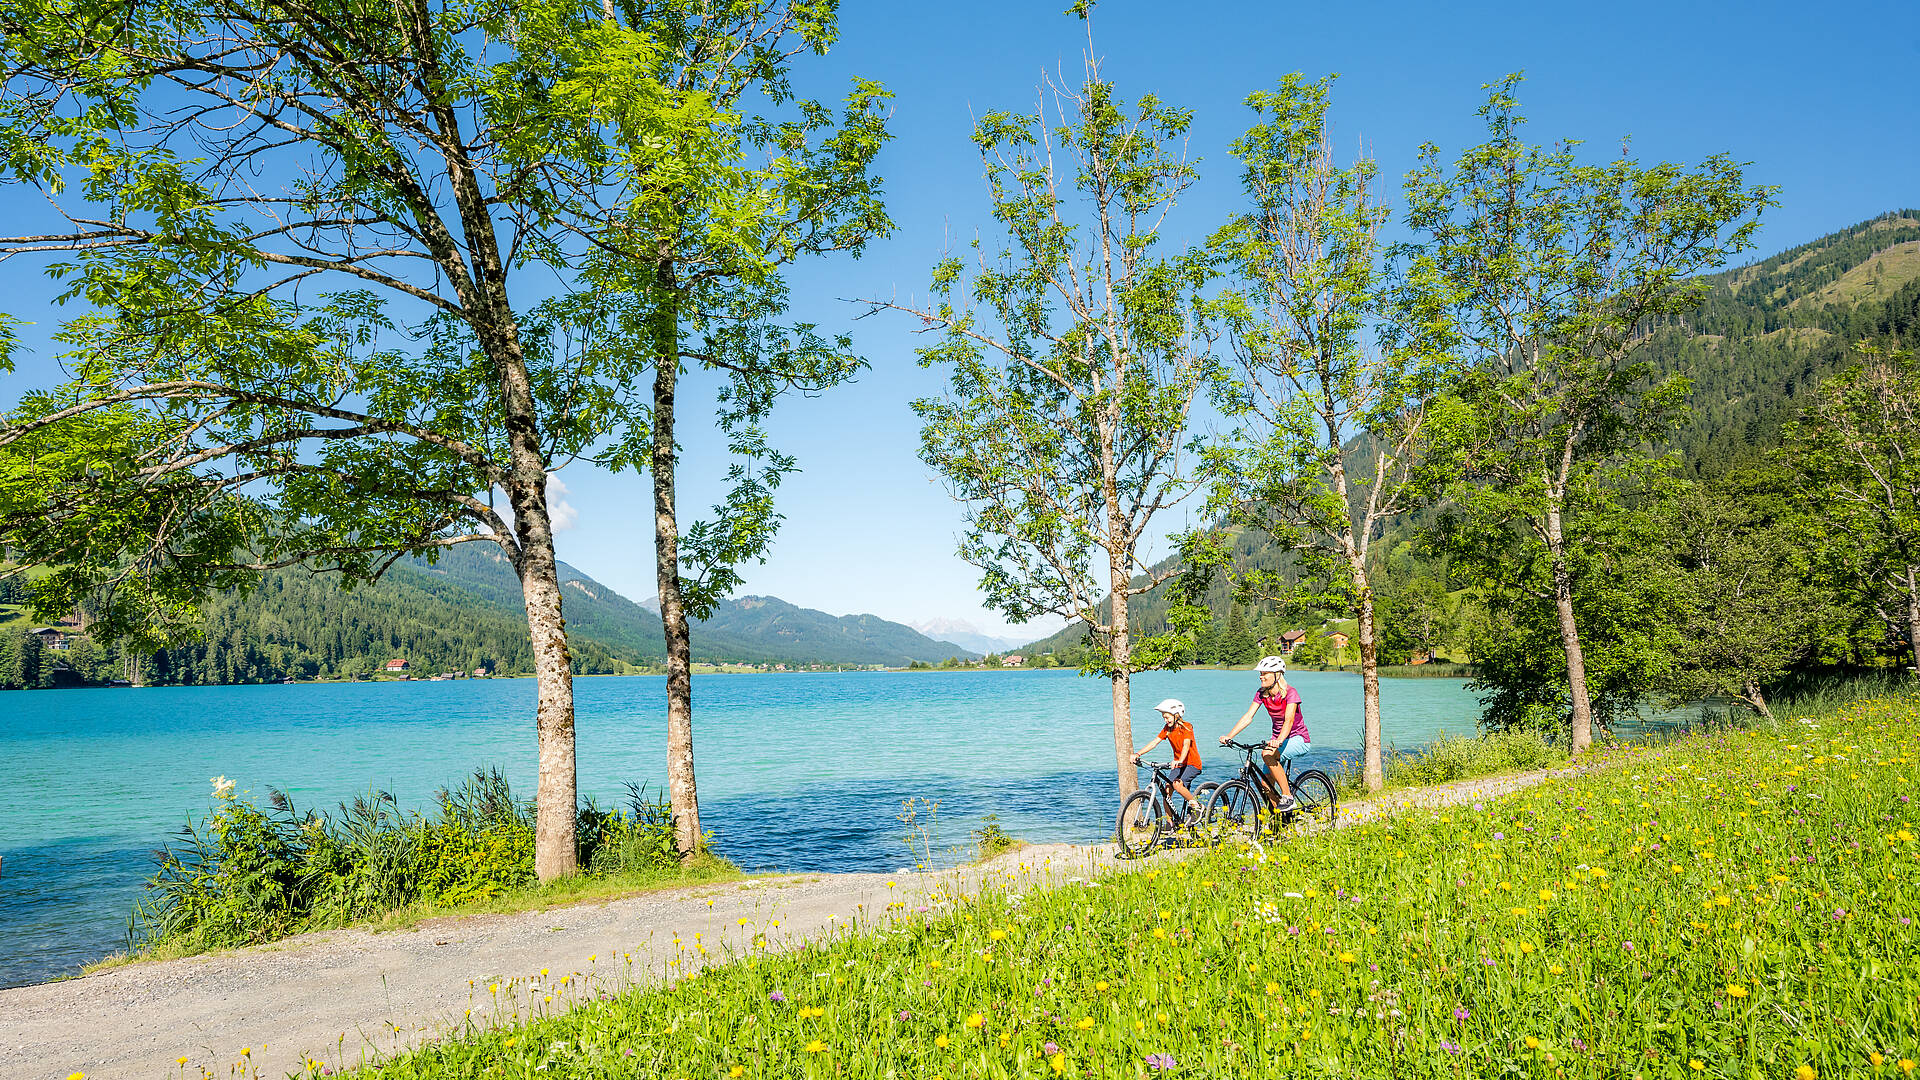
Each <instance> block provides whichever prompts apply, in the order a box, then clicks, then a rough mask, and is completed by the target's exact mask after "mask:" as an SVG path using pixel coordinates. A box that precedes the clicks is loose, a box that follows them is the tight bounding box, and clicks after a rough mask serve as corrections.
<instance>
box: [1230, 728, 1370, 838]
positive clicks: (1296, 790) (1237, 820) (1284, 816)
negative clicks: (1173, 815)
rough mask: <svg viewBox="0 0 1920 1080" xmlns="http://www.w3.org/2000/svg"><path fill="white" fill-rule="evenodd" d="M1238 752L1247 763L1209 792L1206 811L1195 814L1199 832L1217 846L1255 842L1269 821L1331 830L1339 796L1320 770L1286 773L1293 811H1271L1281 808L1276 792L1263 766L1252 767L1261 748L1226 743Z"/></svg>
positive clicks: (1290, 770) (1278, 793) (1259, 744)
mask: <svg viewBox="0 0 1920 1080" xmlns="http://www.w3.org/2000/svg"><path fill="white" fill-rule="evenodd" d="M1227 745H1228V746H1231V747H1233V748H1234V749H1235V750H1240V751H1243V752H1244V753H1245V755H1246V760H1245V761H1244V762H1243V763H1242V764H1241V766H1240V775H1239V776H1237V777H1235V778H1233V779H1232V780H1228V781H1226V782H1225V783H1223V784H1221V785H1220V786H1219V787H1217V788H1215V789H1214V790H1213V796H1212V797H1211V798H1209V799H1208V800H1207V804H1206V805H1207V808H1206V809H1205V810H1204V811H1202V812H1201V814H1200V822H1201V828H1202V830H1203V831H1205V832H1206V833H1207V834H1208V835H1209V836H1210V837H1211V838H1212V839H1213V842H1214V843H1216V844H1217V843H1219V842H1220V841H1222V840H1227V839H1254V838H1257V837H1259V836H1261V835H1262V834H1264V833H1266V832H1268V831H1269V830H1270V829H1271V828H1272V826H1273V822H1274V819H1275V818H1276V817H1277V818H1278V819H1279V821H1278V824H1279V825H1280V826H1281V827H1285V826H1288V825H1327V826H1331V825H1332V824H1333V822H1334V818H1335V817H1336V816H1337V815H1338V813H1339V796H1338V795H1337V794H1336V793H1335V792H1334V788H1333V778H1332V777H1330V776H1328V775H1327V774H1326V773H1324V772H1321V771H1320V770H1319V769H1302V770H1300V772H1299V773H1298V774H1296V773H1294V771H1293V770H1292V769H1291V768H1288V769H1287V786H1288V787H1290V788H1292V789H1293V807H1292V809H1289V810H1286V811H1284V812H1282V811H1278V810H1275V809H1274V807H1276V806H1278V805H1279V804H1280V789H1279V787H1278V786H1277V785H1276V784H1275V783H1274V782H1273V780H1272V778H1271V777H1269V776H1268V775H1267V770H1266V768H1265V766H1264V763H1263V764H1261V765H1255V764H1254V755H1256V754H1258V753H1259V752H1260V751H1261V750H1264V749H1265V748H1266V747H1265V744H1263V743H1237V742H1229V743H1227Z"/></svg>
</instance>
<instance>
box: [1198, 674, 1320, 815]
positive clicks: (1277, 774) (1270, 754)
mask: <svg viewBox="0 0 1920 1080" xmlns="http://www.w3.org/2000/svg"><path fill="white" fill-rule="evenodd" d="M1253 670H1255V671H1257V672H1259V673H1260V689H1258V690H1256V691H1254V694H1253V704H1251V705H1249V706H1247V712H1246V715H1244V716H1242V717H1241V718H1240V722H1239V723H1238V724H1235V725H1234V726H1233V730H1232V731H1229V732H1227V733H1226V734H1225V735H1222V736H1221V737H1220V745H1222V746H1225V745H1226V744H1227V743H1229V742H1231V741H1233V737H1234V736H1235V735H1238V734H1240V731H1241V729H1243V728H1245V727H1246V726H1247V725H1248V724H1250V723H1252V722H1253V714H1254V713H1256V712H1259V711H1260V709H1261V708H1262V707H1265V708H1266V710H1267V715H1268V716H1270V717H1272V718H1273V738H1272V739H1270V740H1268V742H1267V745H1266V746H1265V747H1264V748H1262V749H1261V751H1260V757H1261V764H1263V765H1264V766H1265V767H1266V770H1267V777H1268V778H1269V779H1271V780H1272V781H1273V783H1274V786H1276V787H1278V788H1279V789H1280V802H1279V804H1278V805H1276V806H1275V807H1274V809H1275V810H1278V811H1280V812H1281V813H1285V812H1286V811H1288V810H1291V809H1293V790H1292V788H1290V787H1289V786H1288V784H1287V770H1286V763H1287V762H1289V761H1292V760H1293V759H1294V758H1297V757H1299V756H1300V755H1301V754H1304V753H1306V752H1307V751H1308V750H1311V749H1313V737H1312V736H1310V735H1308V734H1307V720H1306V717H1304V716H1302V715H1300V691H1298V690H1296V689H1294V688H1293V687H1291V686H1289V685H1287V662H1286V661H1285V660H1282V659H1280V658H1279V657H1277V656H1269V657H1266V658H1265V659H1263V660H1261V661H1260V662H1259V663H1258V664H1255V665H1254V668H1253ZM1276 765H1278V766H1280V767H1279V768H1275V767H1274V766H1276Z"/></svg>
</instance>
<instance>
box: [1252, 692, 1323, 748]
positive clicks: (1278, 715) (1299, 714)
mask: <svg viewBox="0 0 1920 1080" xmlns="http://www.w3.org/2000/svg"><path fill="white" fill-rule="evenodd" d="M1253 700H1255V701H1257V702H1259V703H1260V704H1262V705H1265V706H1266V707H1267V714H1268V715H1269V716H1272V717H1273V737H1274V738H1276V739H1277V738H1279V737H1280V728H1281V727H1282V726H1284V725H1285V724H1286V722H1287V706H1288V705H1292V706H1293V729H1292V730H1291V731H1289V732H1287V737H1288V738H1292V737H1293V736H1295V735H1298V736H1300V741H1301V742H1304V743H1311V742H1312V741H1313V736H1311V735H1309V734H1307V716H1306V713H1305V711H1304V710H1302V709H1301V708H1300V688H1299V687H1297V686H1289V687H1287V692H1286V693H1285V694H1283V695H1281V696H1279V697H1271V698H1270V697H1267V696H1265V695H1264V694H1262V693H1260V692H1259V691H1258V690H1256V691H1254V694H1253Z"/></svg>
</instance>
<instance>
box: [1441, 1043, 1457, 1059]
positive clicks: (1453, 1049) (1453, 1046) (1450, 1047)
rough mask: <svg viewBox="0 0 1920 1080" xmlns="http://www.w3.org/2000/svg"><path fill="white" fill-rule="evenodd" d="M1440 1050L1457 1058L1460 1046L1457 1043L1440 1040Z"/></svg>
mask: <svg viewBox="0 0 1920 1080" xmlns="http://www.w3.org/2000/svg"><path fill="white" fill-rule="evenodd" d="M1440 1049H1442V1050H1445V1051H1446V1052H1447V1053H1449V1054H1453V1055H1455V1056H1458V1055H1459V1053H1460V1045H1459V1044H1458V1043H1450V1042H1448V1041H1447V1040H1445V1039H1441V1040H1440Z"/></svg>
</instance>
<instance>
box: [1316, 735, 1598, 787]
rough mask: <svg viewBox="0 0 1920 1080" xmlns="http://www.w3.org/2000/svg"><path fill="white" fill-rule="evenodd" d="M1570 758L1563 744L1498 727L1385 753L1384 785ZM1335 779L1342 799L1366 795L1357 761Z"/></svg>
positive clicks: (1443, 780) (1449, 779) (1447, 780)
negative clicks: (1559, 744)
mask: <svg viewBox="0 0 1920 1080" xmlns="http://www.w3.org/2000/svg"><path fill="white" fill-rule="evenodd" d="M1566 760H1567V752H1566V749H1565V748H1564V747H1561V746H1557V745H1555V744H1554V743H1553V742H1551V741H1549V740H1548V739H1546V738H1545V737H1544V736H1542V735H1540V734H1539V733H1537V732H1532V731H1496V732H1487V733H1485V734H1482V735H1443V736H1441V737H1440V738H1439V739H1438V740H1436V741H1435V742H1433V743H1432V744H1431V745H1429V746H1426V747H1425V748H1423V749H1420V750H1411V751H1399V752H1392V753H1389V754H1387V755H1385V759H1384V760H1383V761H1382V762H1381V767H1382V770H1383V772H1384V773H1385V780H1386V786H1387V787H1390V788H1399V787H1423V786H1428V785H1432V784H1451V783H1454V782H1455V781H1459V780H1472V779H1476V778H1478V777H1483V776H1497V775H1499V774H1501V773H1510V772H1525V771H1528V770H1532V769H1544V768H1546V767H1548V766H1550V765H1557V764H1560V763H1562V762H1565V761H1566ZM1334 782H1335V783H1336V784H1337V785H1338V786H1339V788H1340V793H1341V796H1342V797H1343V798H1359V797H1361V796H1364V795H1366V794H1367V790H1366V785H1365V784H1364V783H1363V782H1362V779H1361V771H1360V769H1359V768H1358V767H1357V766H1356V765H1355V764H1354V763H1353V762H1347V763H1345V764H1343V765H1342V766H1341V768H1340V770H1339V773H1338V775H1336V776H1335V777H1334Z"/></svg>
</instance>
